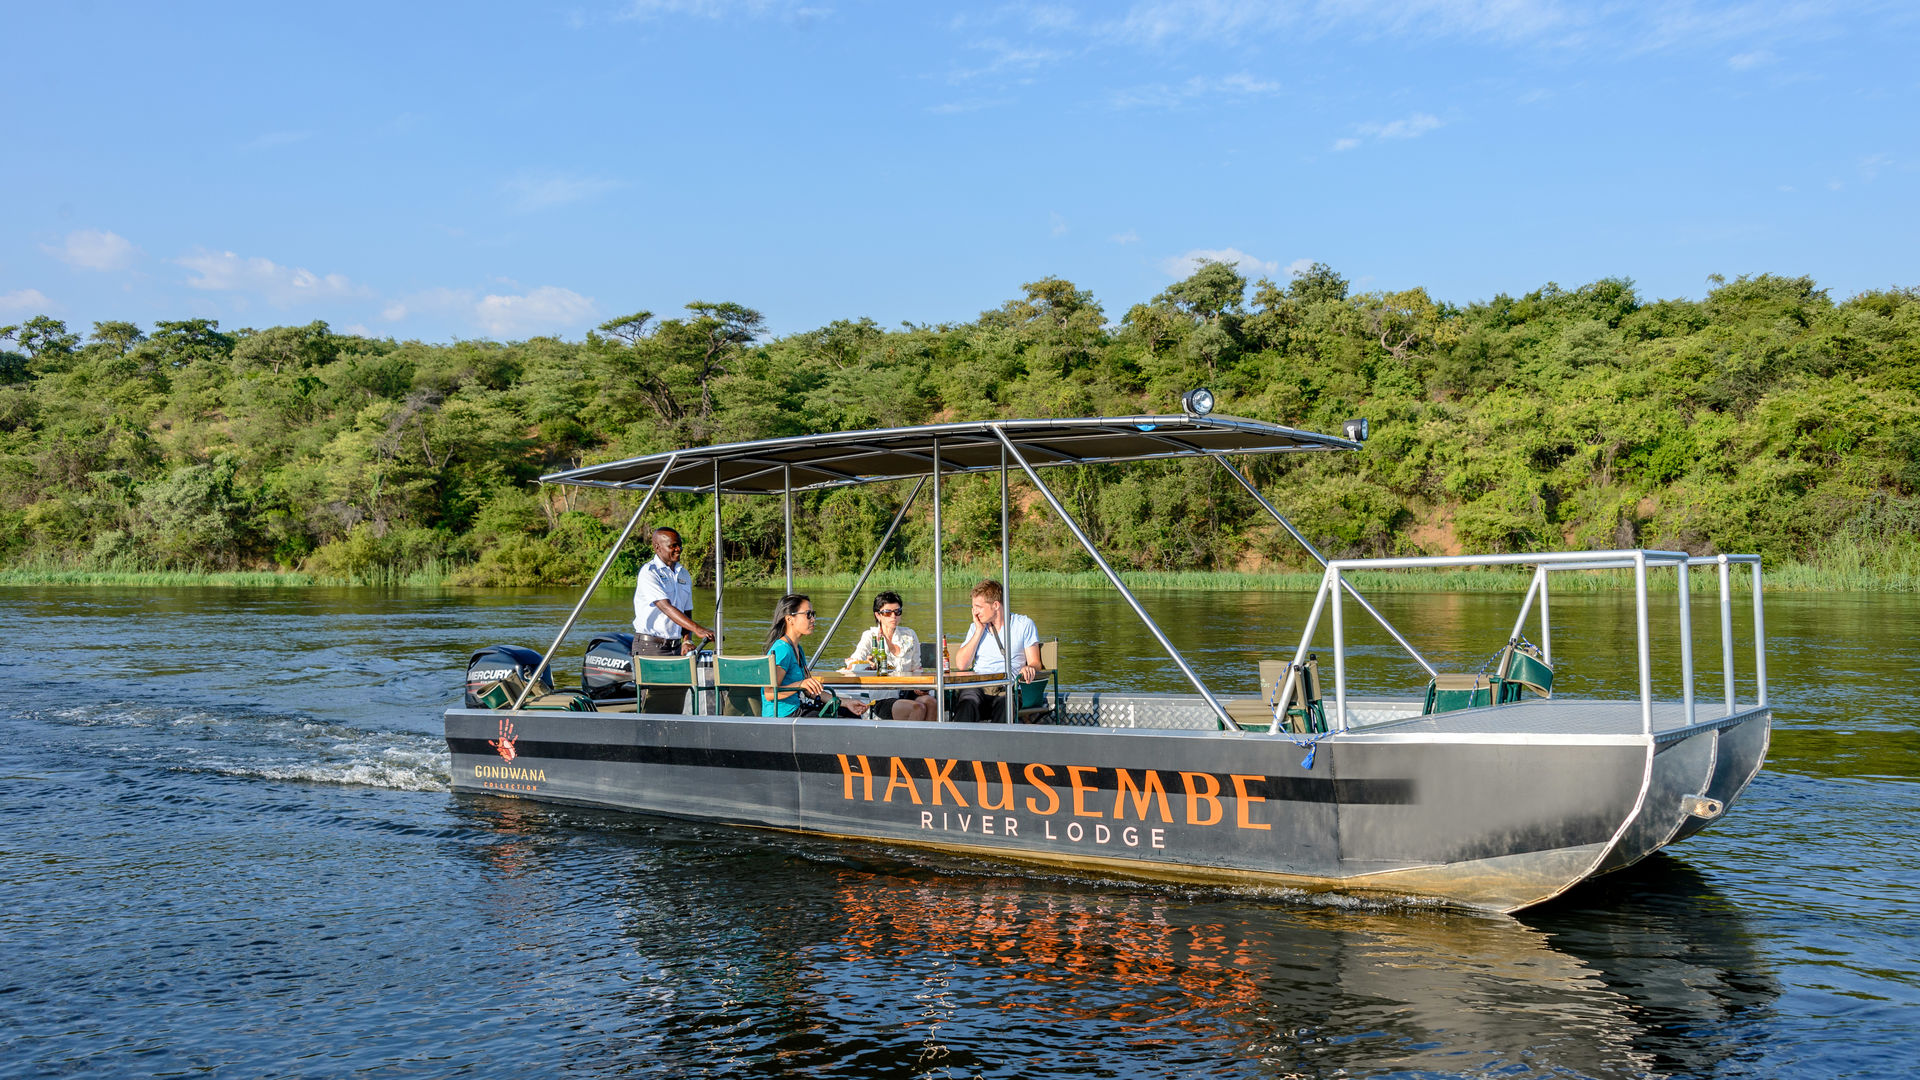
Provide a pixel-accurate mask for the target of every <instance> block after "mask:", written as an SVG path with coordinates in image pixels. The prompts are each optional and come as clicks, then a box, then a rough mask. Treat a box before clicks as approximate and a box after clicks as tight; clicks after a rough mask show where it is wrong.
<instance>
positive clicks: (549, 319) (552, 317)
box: [473, 285, 597, 338]
mask: <svg viewBox="0 0 1920 1080" xmlns="http://www.w3.org/2000/svg"><path fill="white" fill-rule="evenodd" d="M596 310H597V309H596V307H595V305H594V302H593V301H592V300H591V299H590V298H588V297H585V296H581V295H580V294H579V293H577V292H574V291H573V290H572V289H562V288H560V287H558V286H555V285H542V286H540V287H539V288H537V289H534V290H532V291H530V292H528V293H527V294H526V295H524V296H495V295H489V296H485V297H482V298H481V300H480V302H479V303H477V304H475V305H474V306H473V314H474V318H475V320H476V321H477V322H478V323H479V325H480V328H481V329H483V330H485V331H486V332H487V333H488V334H489V335H490V336H492V337H497V338H516V337H527V336H529V335H531V334H535V333H538V332H541V331H554V330H568V329H572V328H574V327H576V326H579V325H580V324H581V323H584V322H586V321H588V320H590V319H592V318H593V316H594V313H595V311H596Z"/></svg>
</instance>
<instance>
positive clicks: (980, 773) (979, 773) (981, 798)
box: [973, 761, 1013, 810]
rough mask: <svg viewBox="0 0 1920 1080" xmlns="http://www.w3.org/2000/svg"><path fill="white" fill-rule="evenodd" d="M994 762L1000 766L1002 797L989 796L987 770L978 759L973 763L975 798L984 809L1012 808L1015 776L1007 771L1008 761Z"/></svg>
mask: <svg viewBox="0 0 1920 1080" xmlns="http://www.w3.org/2000/svg"><path fill="white" fill-rule="evenodd" d="M994 764H995V765H998V766H1000V798H999V799H997V800H996V799H989V798H987V770H985V769H983V768H981V767H980V763H979V762H977V761H976V762H974V763H973V784H974V788H973V796H974V799H975V800H976V801H978V802H979V804H980V809H982V810H1011V809H1013V777H1012V776H1011V775H1010V774H1009V773H1008V772H1007V763H1006V762H1004V761H996V762H994Z"/></svg>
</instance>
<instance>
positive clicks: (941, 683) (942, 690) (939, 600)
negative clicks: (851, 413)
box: [933, 435, 947, 723]
mask: <svg viewBox="0 0 1920 1080" xmlns="http://www.w3.org/2000/svg"><path fill="white" fill-rule="evenodd" d="M944 581H945V575H943V574H942V573H941V570H940V436H938V435H935V436H934V437H933V636H934V638H935V639H936V640H937V641H939V642H940V663H939V665H938V666H937V667H935V668H934V671H933V720H934V723H945V722H946V719H947V665H946V656H947V617H946V593H945V591H944V589H943V588H942V584H943V582H944Z"/></svg>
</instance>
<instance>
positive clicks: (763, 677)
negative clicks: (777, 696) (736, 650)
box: [713, 653, 780, 716]
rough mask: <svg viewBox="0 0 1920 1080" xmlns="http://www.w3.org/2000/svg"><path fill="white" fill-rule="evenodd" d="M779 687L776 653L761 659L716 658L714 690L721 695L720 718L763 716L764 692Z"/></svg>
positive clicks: (714, 662) (714, 661)
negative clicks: (774, 655) (775, 660)
mask: <svg viewBox="0 0 1920 1080" xmlns="http://www.w3.org/2000/svg"><path fill="white" fill-rule="evenodd" d="M779 685H780V665H779V664H777V663H775V662H774V659H773V654H772V653H766V654H765V655H762V656H716V657H714V658H713V687H714V693H715V694H717V695H718V696H719V699H720V701H719V706H720V707H719V713H720V715H721V716H764V715H768V714H769V713H768V711H767V710H765V709H762V708H761V705H762V698H763V696H764V695H765V692H766V691H768V690H771V689H776V688H778V687H779Z"/></svg>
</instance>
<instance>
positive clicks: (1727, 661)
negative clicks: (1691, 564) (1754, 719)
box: [1714, 552, 1736, 716]
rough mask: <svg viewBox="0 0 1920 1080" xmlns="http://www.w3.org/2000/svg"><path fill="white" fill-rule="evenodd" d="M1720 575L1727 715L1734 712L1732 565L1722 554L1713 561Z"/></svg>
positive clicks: (1722, 681)
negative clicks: (1716, 564)
mask: <svg viewBox="0 0 1920 1080" xmlns="http://www.w3.org/2000/svg"><path fill="white" fill-rule="evenodd" d="M1714 561H1715V562H1716V563H1718V564H1719V566H1718V569H1719V573H1720V681H1721V684H1722V687H1723V689H1724V690H1725V691H1726V695H1727V715H1728V716H1732V715H1733V714H1734V712H1735V711H1736V706H1735V704H1734V690H1733V590H1732V588H1730V586H1731V585H1732V584H1733V573H1732V570H1733V564H1732V563H1731V562H1729V561H1728V560H1727V556H1726V553H1725V552H1722V553H1721V554H1720V556H1719V557H1718V558H1716V559H1715V560H1714Z"/></svg>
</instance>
